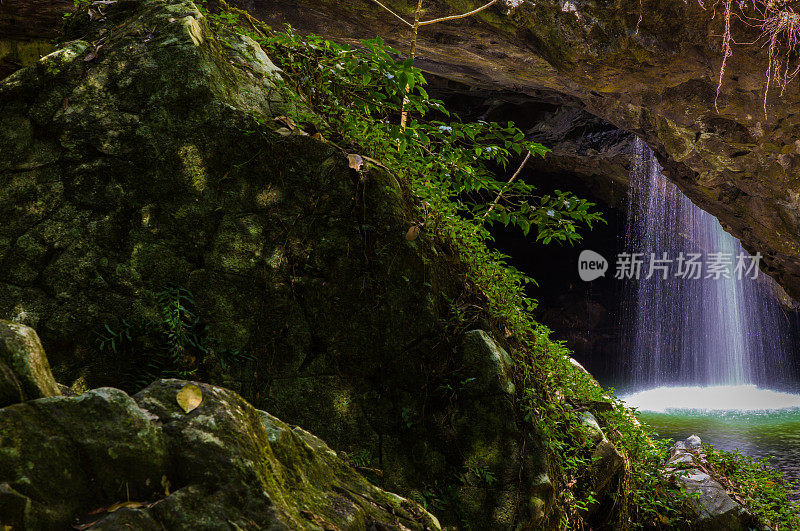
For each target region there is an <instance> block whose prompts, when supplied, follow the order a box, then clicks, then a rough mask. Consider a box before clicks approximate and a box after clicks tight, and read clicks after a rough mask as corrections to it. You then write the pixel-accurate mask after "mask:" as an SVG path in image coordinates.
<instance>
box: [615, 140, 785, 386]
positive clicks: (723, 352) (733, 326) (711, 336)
mask: <svg viewBox="0 0 800 531" xmlns="http://www.w3.org/2000/svg"><path fill="white" fill-rule="evenodd" d="M634 150H635V153H634V159H633V165H632V170H631V176H630V177H631V196H630V197H631V200H630V202H629V210H628V232H627V234H626V241H625V247H626V252H629V253H634V252H635V253H643V255H644V257H645V262H646V263H645V266H643V272H646V271H647V270H648V267H647V266H648V265H649V264H648V263H647V262H648V261H649V257H650V255H651V253H655V255H656V257H662V256H663V253H667V256H668V257H669V258H672V259H675V258H676V257H677V256H679V254H680V253H683V255H684V256H688V254H689V253H702V254H703V255H704V257H707V256H708V253H720V252H722V253H729V254H730V255H732V256H733V257H734V260H735V257H736V256H738V255H739V254H740V253H744V252H745V251H744V249H743V248H742V246H741V244H740V243H739V241H738V240H737V239H735V238H734V237H733V236H731V235H730V234H728V233H727V232H725V230H724V229H723V228H722V226H721V225H720V224H719V222H718V221H717V219H716V218H714V217H713V216H711V215H710V214H708V213H707V212H705V211H703V210H701V209H700V208H698V207H696V206H695V205H694V204H693V203H692V202H691V201H690V200H689V199H688V198H687V197H686V196H684V195H683V194H682V193H681V192H680V191H679V190H678V188H677V187H676V186H675V185H673V184H672V183H670V182H669V181H668V180H667V179H666V178H665V177H664V176H663V175H662V174H661V171H662V169H661V167H660V166H659V164H658V162H657V160H656V158H655V156H654V155H653V152H652V151H651V150H650V149H649V148H648V147H647V145H646V144H645V143H644V142H643V141H641V140H640V139H638V138H637V139H636V141H635V144H634ZM706 262H707V261H706ZM674 272H675V264H672V266H671V269H670V275H669V276H668V278H666V279H664V278H663V277H662V276H661V274H660V272H657V273H656V274H655V275H653V276H652V277H651V278H649V279H647V278H645V277H646V276H647V275H646V274H643V275H642V277H641V278H640V279H639V280H634V281H631V282H630V283H629V285H628V287H627V293H626V296H625V300H626V301H629V302H628V304H631V306H629V307H628V308H627V309H623V316H624V317H623V320H624V321H623V338H624V339H623V346H624V348H626V350H627V351H628V352H631V353H632V357H633V361H634V365H633V369H632V374H628V379H632V383H633V385H634V387H635V388H638V389H644V388H653V387H658V386H675V385H684V386H685V385H743V384H767V383H769V384H771V386H775V385H779V382H781V381H787V380H788V379H790V378H791V376H790V375H791V374H792V373H793V371H791V370H786V368H787V363H788V355H787V353H788V351H789V350H790V348H791V338H790V335H789V334H790V327H789V323H788V318H787V317H786V316H785V315H784V313H783V310H782V306H781V304H780V303H779V302H778V301H777V299H776V298H775V297H774V296H773V293H774V290H775V289H777V287H776V286H775V284H774V282H773V281H772V279H770V278H769V277H767V276H766V275H764V274H761V275H759V278H758V279H756V280H753V279H751V278H747V277H745V278H741V279H740V278H737V275H735V274H733V271H730V273H731V274H730V275H729V276H730V278H724V277H720V278H719V279H713V278H708V279H707V278H700V279H689V278H686V279H682V278H675V276H674ZM702 276H703V277H705V276H706V271H705V269H704V271H703V273H702ZM627 372H629V373H630V370H629V371H627Z"/></svg>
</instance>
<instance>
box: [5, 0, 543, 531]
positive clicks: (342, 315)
mask: <svg viewBox="0 0 800 531" xmlns="http://www.w3.org/2000/svg"><path fill="white" fill-rule="evenodd" d="M67 32H68V33H67V37H66V39H67V40H68V44H67V45H66V46H65V47H63V48H61V49H59V50H58V51H56V52H54V53H52V54H50V55H48V56H47V57H45V58H43V59H42V60H41V61H39V62H38V63H37V64H36V65H35V66H33V67H30V68H27V69H23V70H20V71H18V72H16V73H14V74H13V75H11V76H10V77H9V78H7V79H5V80H4V81H3V82H2V83H0V220H2V223H0V318H8V319H11V320H13V321H15V322H19V323H23V324H27V325H30V326H33V327H35V328H36V330H37V331H38V332H39V335H40V337H41V339H42V343H43V344H44V346H45V348H46V349H47V350H48V353H49V355H50V359H51V363H52V366H53V372H54V374H55V375H56V377H57V379H58V380H59V381H62V382H63V383H67V384H70V385H71V386H72V387H73V389H75V390H80V389H84V388H85V387H97V386H121V387H123V388H125V389H126V390H130V391H133V390H136V389H138V388H140V387H139V386H137V384H138V383H140V382H141V381H142V380H143V379H144V378H145V377H150V373H149V372H147V369H148V367H150V366H152V365H153V364H154V363H155V362H156V361H158V360H159V359H161V358H162V357H163V356H164V355H165V352H166V351H167V350H168V349H167V348H166V345H164V344H163V338H164V336H165V334H164V333H160V335H159V333H155V335H152V334H151V335H148V334H149V332H148V331H152V330H156V331H157V330H158V329H159V326H163V323H164V316H163V310H164V308H163V302H159V293H163V292H164V291H165V290H168V289H171V287H180V288H182V289H187V290H189V291H190V292H191V293H193V295H194V297H193V298H194V307H193V310H194V312H195V314H196V315H198V316H200V317H201V318H202V320H203V323H204V324H206V325H207V332H204V334H205V335H204V340H205V341H206V342H207V343H206V344H208V345H213V349H211V348H210V349H208V350H207V351H206V353H205V354H204V355H203V356H196V357H195V358H188V357H187V358H184V359H181V360H179V361H181V362H184V363H186V364H187V366H188V369H189V370H195V369H196V370H198V371H200V372H199V374H202V375H203V376H204V377H205V378H207V379H210V380H211V381H214V382H216V383H224V384H225V385H226V386H227V387H232V388H234V389H235V390H236V391H237V392H239V393H240V394H242V395H243V396H244V397H245V398H246V399H248V400H250V401H252V402H253V404H254V405H255V406H256V407H259V408H262V409H265V410H268V411H270V412H272V413H274V414H275V415H277V416H279V417H280V418H282V419H284V420H286V421H287V422H291V423H292V424H297V425H300V426H302V427H303V428H305V429H308V430H310V431H311V432H313V433H315V434H317V435H319V436H321V437H323V438H324V439H325V440H326V441H327V442H328V443H329V444H330V445H331V446H332V447H333V448H334V449H336V450H337V451H344V452H346V453H347V454H348V455H349V456H350V457H349V459H351V461H352V462H353V463H357V464H358V465H359V466H361V467H362V468H363V469H364V470H371V471H372V473H373V474H375V477H374V479H375V480H376V481H380V484H381V486H384V487H385V488H387V489H388V490H394V491H397V492H400V493H402V494H404V495H407V496H412V495H413V496H416V497H417V498H418V499H420V500H437V501H436V510H437V511H438V512H439V514H441V515H442V516H443V518H444V519H445V520H448V521H453V522H458V521H461V520H467V521H469V522H471V523H472V524H473V525H474V526H475V527H476V528H482V529H488V528H508V527H513V526H516V525H532V522H535V521H538V520H537V519H539V518H541V517H542V516H543V515H544V513H545V512H546V510H547V506H548V504H549V503H550V501H551V500H552V485H551V484H550V481H549V479H548V477H547V474H546V466H545V462H544V458H543V455H544V453H543V450H542V445H541V443H540V441H539V438H538V437H537V436H536V435H535V434H534V433H533V430H532V429H531V427H530V426H529V427H527V428H526V427H524V425H523V423H522V421H521V420H520V415H518V413H517V411H516V406H515V404H514V401H513V398H512V396H511V395H510V394H509V390H510V388H509V387H508V386H506V387H505V388H503V389H501V390H498V389H494V390H492V391H491V392H489V391H488V390H487V392H484V393H474V392H470V391H471V390H470V389H469V386H467V388H466V389H464V390H465V391H466V392H462V389H461V384H462V382H464V381H475V380H478V381H483V379H484V378H486V375H484V374H483V372H482V371H483V370H484V368H485V367H489V366H494V365H493V364H496V361H497V359H496V356H494V354H492V353H493V352H496V349H497V348H499V347H491V348H489V349H488V350H486V349H484V350H482V351H481V352H488V353H489V355H490V357H491V359H486V360H481V359H473V358H470V359H469V360H468V361H469V363H464V360H463V359H462V355H461V349H460V341H461V338H460V337H459V336H458V335H457V334H453V333H452V332H451V331H450V330H449V329H448V328H447V319H448V317H449V311H450V303H449V301H450V300H454V299H456V298H457V297H459V296H460V294H461V290H463V289H464V286H463V269H462V268H461V266H459V263H458V261H457V260H456V259H454V258H453V257H452V255H451V253H450V252H449V251H448V249H447V246H445V245H442V244H441V243H435V242H434V241H433V240H432V239H431V238H430V237H429V236H428V235H427V234H425V233H424V232H423V234H422V235H421V236H420V237H419V238H418V239H417V240H416V241H413V242H412V241H407V240H406V239H405V234H406V232H407V231H408V227H409V226H410V225H411V224H412V223H414V222H417V221H419V220H420V214H418V212H417V210H416V208H415V206H414V204H413V202H412V201H411V200H410V193H409V190H408V189H407V188H406V187H405V186H404V185H403V184H402V183H400V182H398V180H396V179H395V177H394V176H392V175H391V174H389V173H388V172H387V171H385V170H384V169H382V168H381V167H380V166H379V165H374V164H369V163H368V164H366V165H365V167H364V168H363V169H362V171H360V172H357V171H355V170H352V169H351V168H350V167H349V165H348V158H347V156H346V154H345V153H343V152H342V151H341V150H340V149H338V148H337V147H335V146H333V145H331V144H328V143H326V142H323V141H318V140H315V139H313V138H311V137H310V136H307V135H304V134H302V133H301V132H296V133H295V134H290V135H282V134H280V133H279V132H278V130H279V129H281V128H282V127H283V125H282V124H280V123H276V122H275V121H274V120H273V118H275V117H278V116H280V115H282V114H285V113H286V108H285V105H284V103H283V102H282V100H281V98H280V97H279V96H278V94H279V91H277V90H276V87H275V83H274V80H275V78H274V77H273V76H274V75H276V74H275V68H274V66H273V65H272V63H271V62H270V60H269V58H267V56H266V55H264V53H263V51H262V50H261V49H260V48H259V47H258V46H257V45H256V44H255V43H254V42H253V41H252V40H250V39H249V38H246V37H242V36H239V35H235V34H224V35H218V34H215V32H213V31H211V30H210V28H209V24H208V21H207V20H206V19H205V18H204V16H203V15H202V14H201V13H200V12H199V11H198V9H197V7H196V6H195V5H194V4H192V3H191V2H189V1H186V0H168V1H156V0H125V1H123V0H120V1H118V2H115V3H112V4H104V5H103V6H102V7H101V8H99V10H98V9H94V10H93V12H92V16H91V17H90V16H89V15H88V14H87V12H86V11H85V10H84V11H79V12H78V13H77V14H75V15H73V16H72V17H70V19H69V23H68V29H67ZM283 132H284V133H285V132H286V131H283ZM111 331H113V332H114V333H115V334H117V335H116V336H115V337H116V339H115V341H114V342H111V341H107V342H106V343H105V344H104V349H103V350H102V351H98V340H99V334H100V333H102V334H105V335H106V337H108V334H109V333H110V332H111ZM162 332H163V330H162ZM487 338H488V335H487ZM487 340H489V341H491V338H488V339H487ZM212 351H213V352H212ZM237 353H239V354H241V355H239V354H237ZM223 354H225V356H228V357H225V356H223ZM232 360H233V361H232ZM149 381H152V379H150V380H147V382H146V383H149ZM508 383H510V382H506V384H508ZM165 422H167V421H166V420H165ZM166 425H167V426H169V424H168V422H167V424H166ZM196 436H197V437H198V438H200V439H202V438H203V437H204V435H202V433H201V432H197V433H196ZM298 444H299V443H298ZM470 470H490V471H491V472H492V473H493V474H494V477H496V478H498V483H491V482H486V481H484V480H482V479H481V478H480V477H477V476H475V475H474V474H472V473H471V472H470ZM465 482H466V486H465ZM193 488H194V487H193ZM197 488H199V487H197ZM219 496H223V497H224V496H232V497H235V496H236V494H235V493H234V491H229V492H227V493H220V494H219ZM175 499H177V498H175ZM187 499H191V497H189V498H187ZM215 499H217V498H215ZM176 503H177V502H176ZM209 503H210V502H209ZM215 503H216V502H215ZM220 503H222V502H220ZM209 510H210V509H209ZM131 525H133V524H131ZM142 525H144V524H142Z"/></svg>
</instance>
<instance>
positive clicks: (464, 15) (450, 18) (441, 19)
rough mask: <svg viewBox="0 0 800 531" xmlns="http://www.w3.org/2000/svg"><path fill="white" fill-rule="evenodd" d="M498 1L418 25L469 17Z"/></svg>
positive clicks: (493, 0) (494, 0)
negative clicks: (467, 11)
mask: <svg viewBox="0 0 800 531" xmlns="http://www.w3.org/2000/svg"><path fill="white" fill-rule="evenodd" d="M374 1H376V0H373V2H374ZM499 1H500V0H492V1H491V2H489V3H488V4H486V5H484V6H482V7H479V8H478V9H475V10H472V11H470V12H469V13H462V14H461V15H450V16H449V17H442V18H435V19H433V20H426V21H424V22H420V23H419V25H420V26H430V25H431V24H437V23H439V22H446V21H448V20H458V19H460V18H467V17H471V16H472V15H476V14H478V13H480V12H481V11H483V10H484V9H489V8H490V7H492V6H493V5H495V4H496V3H497V2H499Z"/></svg>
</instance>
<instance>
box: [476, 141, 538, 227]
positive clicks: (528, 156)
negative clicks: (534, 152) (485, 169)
mask: <svg viewBox="0 0 800 531" xmlns="http://www.w3.org/2000/svg"><path fill="white" fill-rule="evenodd" d="M530 158H531V152H530V151H528V153H527V154H526V155H525V158H524V159H522V164H520V165H519V168H517V171H515V172H514V175H512V176H511V178H510V179H509V180H508V182H507V183H506V184H505V186H503V188H502V190H500V192H499V193H498V194H497V197H495V198H494V201H492V204H491V205H489V210H487V211H486V213H485V214H484V215H483V219H486V218H487V217H489V214H491V213H492V210H494V207H496V206H497V204H498V203H499V202H500V199H502V197H503V194H504V193H505V191H506V189H508V187H509V186H510V185H511V183H513V182H514V181H515V180H516V178H517V177H519V174H520V173H522V168H524V167H525V164H527V162H528V159H530Z"/></svg>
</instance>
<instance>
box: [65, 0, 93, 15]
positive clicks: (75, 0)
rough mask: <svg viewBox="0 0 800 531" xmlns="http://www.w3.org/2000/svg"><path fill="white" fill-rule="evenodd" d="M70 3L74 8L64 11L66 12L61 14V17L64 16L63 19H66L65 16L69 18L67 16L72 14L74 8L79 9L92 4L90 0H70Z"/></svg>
mask: <svg viewBox="0 0 800 531" xmlns="http://www.w3.org/2000/svg"><path fill="white" fill-rule="evenodd" d="M72 5H73V7H74V8H75V9H74V10H72V11H66V12H65V13H64V14H63V17H64V18H65V19H66V18H69V17H71V16H72V14H73V13H74V12H75V10H77V9H80V8H82V7H86V6H90V5H92V0H72Z"/></svg>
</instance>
